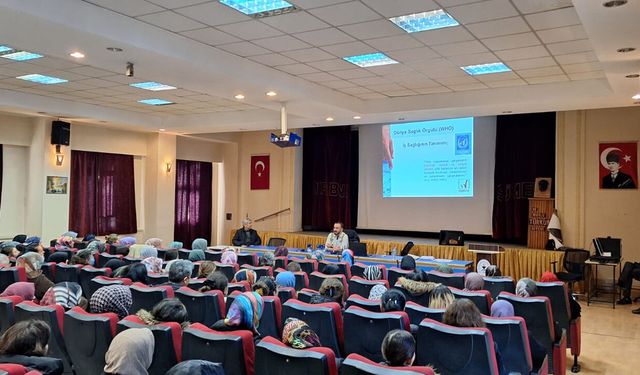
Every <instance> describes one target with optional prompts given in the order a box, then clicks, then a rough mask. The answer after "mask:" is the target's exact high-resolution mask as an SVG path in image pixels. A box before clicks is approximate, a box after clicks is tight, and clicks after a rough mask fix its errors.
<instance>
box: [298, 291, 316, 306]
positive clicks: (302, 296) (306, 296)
mask: <svg viewBox="0 0 640 375" xmlns="http://www.w3.org/2000/svg"><path fill="white" fill-rule="evenodd" d="M318 294H320V292H318V291H317V290H312V289H307V288H304V289H300V290H299V291H298V300H300V301H302V302H304V303H311V298H313V296H315V295H318Z"/></svg>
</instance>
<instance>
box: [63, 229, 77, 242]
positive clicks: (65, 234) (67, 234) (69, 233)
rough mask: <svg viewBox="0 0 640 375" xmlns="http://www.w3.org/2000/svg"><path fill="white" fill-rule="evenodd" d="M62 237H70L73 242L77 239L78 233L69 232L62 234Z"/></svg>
mask: <svg viewBox="0 0 640 375" xmlns="http://www.w3.org/2000/svg"><path fill="white" fill-rule="evenodd" d="M62 237H71V239H72V240H75V239H76V238H77V237H78V232H74V231H72V230H70V231H68V232H64V233H63V234H62Z"/></svg>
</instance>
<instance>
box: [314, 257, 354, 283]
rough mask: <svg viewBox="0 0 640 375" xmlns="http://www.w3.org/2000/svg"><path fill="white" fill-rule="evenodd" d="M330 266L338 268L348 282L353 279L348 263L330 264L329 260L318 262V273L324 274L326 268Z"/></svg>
mask: <svg viewBox="0 0 640 375" xmlns="http://www.w3.org/2000/svg"><path fill="white" fill-rule="evenodd" d="M329 264H333V265H334V266H337V267H338V270H339V273H341V274H343V275H344V277H346V278H347V280H349V279H350V278H351V266H350V265H349V263H347V262H329V261H327V260H323V261H320V262H318V272H321V273H324V268H325V267H326V266H328V265H329Z"/></svg>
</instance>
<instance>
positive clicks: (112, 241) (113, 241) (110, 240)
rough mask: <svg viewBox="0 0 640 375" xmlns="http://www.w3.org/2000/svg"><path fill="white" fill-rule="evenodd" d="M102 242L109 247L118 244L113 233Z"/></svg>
mask: <svg viewBox="0 0 640 375" xmlns="http://www.w3.org/2000/svg"><path fill="white" fill-rule="evenodd" d="M104 242H106V243H108V244H109V245H117V244H118V235H117V234H115V233H111V234H109V235H107V236H105V237H104Z"/></svg>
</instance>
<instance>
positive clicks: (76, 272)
mask: <svg viewBox="0 0 640 375" xmlns="http://www.w3.org/2000/svg"><path fill="white" fill-rule="evenodd" d="M82 267H84V266H82V265H80V264H64V263H59V264H57V265H56V280H55V282H56V283H61V282H64V281H68V282H73V283H79V279H80V269H81V268H82Z"/></svg>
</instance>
